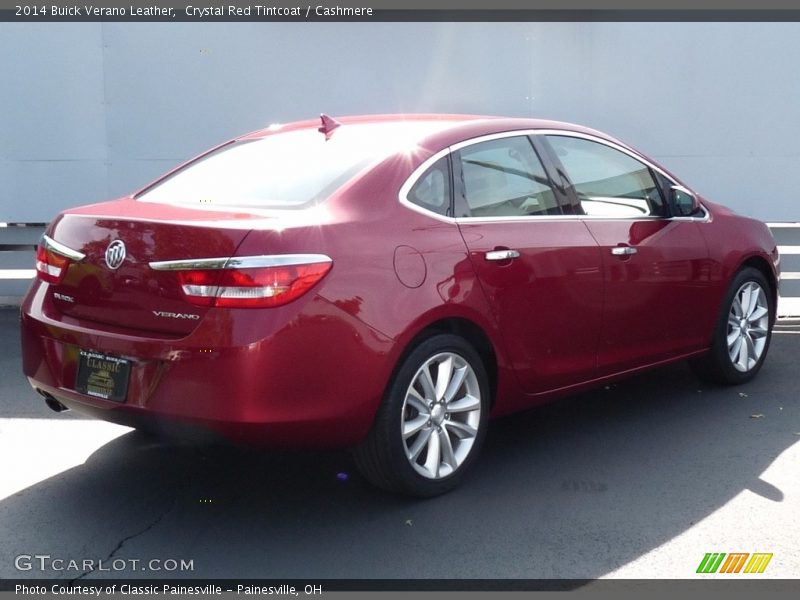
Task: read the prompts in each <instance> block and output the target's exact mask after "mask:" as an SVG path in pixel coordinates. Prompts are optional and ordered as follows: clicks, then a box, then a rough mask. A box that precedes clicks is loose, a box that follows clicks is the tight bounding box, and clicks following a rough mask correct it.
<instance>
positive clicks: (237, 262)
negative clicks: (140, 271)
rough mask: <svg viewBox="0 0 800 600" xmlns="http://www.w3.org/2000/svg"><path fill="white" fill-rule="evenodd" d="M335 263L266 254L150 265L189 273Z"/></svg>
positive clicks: (307, 256)
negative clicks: (194, 271)
mask: <svg viewBox="0 0 800 600" xmlns="http://www.w3.org/2000/svg"><path fill="white" fill-rule="evenodd" d="M329 262H333V259H331V257H330V256H327V255H325V254H264V255H260V256H232V257H230V258H222V257H220V258H190V259H187V260H157V261H153V262H151V263H150V268H151V269H154V270H156V271H189V270H193V269H255V268H259V267H288V266H291V265H309V264H314V263H329Z"/></svg>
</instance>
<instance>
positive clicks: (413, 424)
mask: <svg viewBox="0 0 800 600" xmlns="http://www.w3.org/2000/svg"><path fill="white" fill-rule="evenodd" d="M429 421H430V419H429V417H428V415H417V417H415V418H413V419H410V420H408V421H406V422H405V423H403V439H404V440H407V439H408V438H410V437H411V436H412V435H414V434H415V433H417V432H419V431H420V430H421V429H422V428H423V427H425V426H426V425H427V424H428V422H429Z"/></svg>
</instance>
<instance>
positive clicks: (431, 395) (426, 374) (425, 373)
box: [417, 365, 436, 401]
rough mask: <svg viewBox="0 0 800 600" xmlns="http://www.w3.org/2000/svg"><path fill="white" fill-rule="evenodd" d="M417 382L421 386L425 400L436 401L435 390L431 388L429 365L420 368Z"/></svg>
mask: <svg viewBox="0 0 800 600" xmlns="http://www.w3.org/2000/svg"><path fill="white" fill-rule="evenodd" d="M417 380H418V381H419V383H420V385H421V386H422V391H423V392H424V393H425V400H430V401H433V400H436V390H435V389H434V387H433V380H432V379H431V372H430V365H425V366H424V367H422V369H421V370H420V373H419V375H418V377H417Z"/></svg>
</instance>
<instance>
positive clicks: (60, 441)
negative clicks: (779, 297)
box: [0, 310, 800, 580]
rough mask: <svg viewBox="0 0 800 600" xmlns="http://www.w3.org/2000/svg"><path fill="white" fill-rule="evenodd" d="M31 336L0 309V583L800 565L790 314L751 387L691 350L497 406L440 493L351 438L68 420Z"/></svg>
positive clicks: (773, 571) (770, 574)
mask: <svg viewBox="0 0 800 600" xmlns="http://www.w3.org/2000/svg"><path fill="white" fill-rule="evenodd" d="M18 337H19V335H18V317H17V313H16V311H13V310H2V311H0V344H2V347H1V348H0V381H2V382H3V384H2V386H0V473H2V476H1V477H0V531H2V532H3V535H2V536H0V577H2V578H29V577H30V578H34V577H36V578H39V577H48V578H49V577H54V578H62V579H68V580H72V579H76V578H79V577H82V578H89V579H92V578H97V577H155V578H161V577H193V578H217V577H224V578H297V579H304V578H305V579H311V578H314V579H316V578H320V579H324V578H387V579H394V578H403V579H417V578H437V579H440V578H444V579H449V578H486V579H507V578H513V579H541V578H580V579H584V578H602V577H611V578H618V577H620V578H621V577H624V578H681V579H685V578H694V577H706V578H708V577H720V578H724V577H727V578H731V577H737V575H723V574H717V575H698V574H696V572H695V571H696V569H697V567H698V565H699V563H700V561H701V560H702V559H703V557H704V555H705V554H706V553H709V552H726V553H729V552H748V553H755V552H763V553H772V554H773V558H772V560H771V562H770V563H769V565H768V568H767V569H766V570H765V572H764V573H762V574H760V575H747V576H745V575H739V577H749V578H753V577H761V578H794V577H798V576H800V550H798V547H797V539H798V538H800V519H798V518H797V515H798V514H800V478H798V476H797V474H798V472H800V468H799V467H800V409H799V408H798V400H797V389H798V383H800V368H798V367H799V366H800V365H799V364H798V356H800V327H798V326H796V325H795V324H793V323H791V322H782V323H781V324H779V325H778V327H777V328H776V333H775V335H774V336H773V342H772V347H771V350H770V355H769V357H768V359H767V362H766V364H765V366H764V368H763V370H762V372H761V373H760V375H759V376H758V377H757V378H756V379H755V381H753V382H751V383H749V384H747V385H744V386H741V387H735V388H721V387H710V386H707V385H705V384H701V383H700V382H699V381H698V380H697V379H696V378H695V377H694V376H693V375H692V373H691V371H690V370H689V369H688V367H687V366H686V365H684V364H679V365H674V366H671V367H667V368H663V369H660V370H657V371H653V372H650V373H647V374H644V375H640V376H637V377H635V378H633V379H629V380H627V381H623V382H620V383H618V384H616V385H613V386H609V387H608V388H603V389H599V390H596V391H593V392H589V393H584V394H581V395H580V396H576V397H573V398H569V399H565V400H562V401H559V402H557V403H554V404H551V405H548V406H545V407H542V408H538V409H534V410H531V411H528V412H526V413H523V414H518V415H513V416H510V417H507V418H504V419H501V420H496V421H494V422H493V423H492V424H491V426H490V429H489V436H488V439H487V443H486V446H485V448H484V451H483V455H482V457H481V460H480V461H479V464H478V465H477V468H476V469H475V471H474V472H473V473H472V475H471V476H470V477H469V478H468V479H467V480H466V481H465V482H464V485H462V486H461V487H460V488H458V489H457V490H456V491H454V492H452V493H449V494H447V495H445V496H442V497H439V498H434V499H431V500H424V501H421V500H412V499H406V498H400V497H395V496H392V495H390V494H386V493H383V492H380V491H378V490H375V489H373V488H372V487H370V486H369V485H368V484H367V483H366V482H364V481H363V480H362V479H361V478H360V476H359V475H358V474H357V473H356V472H355V471H354V468H353V464H352V462H351V459H350V457H349V455H348V454H347V453H345V452H284V451H280V452H278V451H264V450H252V449H242V448H233V447H209V446H196V445H188V444H187V445H181V444H174V443H165V442H163V441H159V440H157V439H154V438H151V437H148V436H146V435H143V434H140V433H138V432H135V431H132V430H129V429H126V428H124V427H119V426H115V425H111V424H107V423H104V422H99V421H94V420H89V419H84V418H82V417H81V416H80V415H77V414H75V413H74V412H68V413H63V414H56V413H54V412H52V411H50V410H49V409H47V408H46V407H45V405H44V402H43V401H42V400H41V398H39V397H38V396H37V395H36V394H35V393H34V392H33V391H32V390H31V389H30V387H29V386H28V384H27V382H26V381H25V379H24V377H23V375H22V373H21V367H20V356H19V340H18ZM223 400H224V399H221V401H223ZM23 555H32V556H33V555H49V556H50V557H51V558H52V559H55V558H60V559H64V560H66V561H68V560H76V561H79V562H81V563H82V561H84V560H87V559H88V560H94V561H100V560H102V561H105V563H104V564H105V565H110V564H111V562H112V561H116V562H114V564H115V565H117V566H120V565H122V564H123V563H124V568H122V569H121V570H112V571H99V570H97V569H96V568H95V569H94V570H92V569H82V568H78V569H77V570H71V569H66V568H65V569H62V570H56V569H54V568H52V565H49V566H47V567H46V568H45V569H44V570H43V569H42V568H41V565H40V564H38V563H34V564H33V565H32V566H31V568H30V569H26V568H25V567H26V563H25V561H24V560H23V561H22V562H20V559H19V558H18V557H20V556H23ZM117 559H123V560H122V561H119V560H117ZM153 560H155V561H161V562H151V561H153ZM169 560H174V561H177V563H178V564H180V561H181V560H183V561H191V567H192V568H191V569H187V570H181V569H180V568H177V569H174V570H172V569H170V570H167V567H172V566H174V565H173V563H171V562H165V561H169ZM66 564H68V563H64V565H66ZM20 567H21V568H22V570H21V569H20Z"/></svg>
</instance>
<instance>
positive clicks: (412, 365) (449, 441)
mask: <svg viewBox="0 0 800 600" xmlns="http://www.w3.org/2000/svg"><path fill="white" fill-rule="evenodd" d="M489 404H490V402H489V385H488V378H487V376H486V369H485V368H484V365H483V363H482V361H481V358H480V356H479V355H478V353H477V352H476V351H475V350H474V349H473V348H472V346H470V345H469V343H467V342H466V341H465V340H464V339H463V338H461V337H458V336H455V335H450V334H439V335H435V336H432V337H429V338H427V339H426V340H424V341H423V342H421V343H420V344H419V345H418V346H417V347H416V348H414V349H413V350H412V351H411V352H410V353H409V354H408V356H407V357H406V358H405V359H404V360H403V361H402V363H401V364H400V367H399V369H398V370H397V372H396V374H395V376H394V378H393V379H392V381H391V383H390V384H389V387H388V389H387V391H386V394H385V397H384V399H383V402H382V403H381V406H380V408H379V409H378V413H377V415H376V417H375V422H374V423H373V426H372V429H371V430H370V432H369V434H368V435H367V438H366V439H365V440H364V442H362V443H361V444H360V445H359V446H358V447H357V448H356V449H355V452H354V456H355V461H356V465H357V466H358V469H359V470H360V471H361V473H362V474H363V475H364V477H365V478H366V479H368V480H369V481H370V482H371V483H373V484H374V485H376V486H378V487H380V488H383V489H385V490H388V491H392V492H400V493H404V494H408V495H412V496H418V497H430V496H436V495H439V494H443V493H444V492H447V491H449V490H451V489H453V488H454V487H456V486H457V485H458V484H459V483H460V481H461V479H462V478H463V476H464V474H465V473H466V472H467V471H468V470H469V469H470V468H471V467H472V465H473V463H474V462H475V460H476V458H477V455H478V453H479V451H480V448H481V445H482V444H483V440H484V437H485V435H486V428H487V421H488V413H489Z"/></svg>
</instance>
